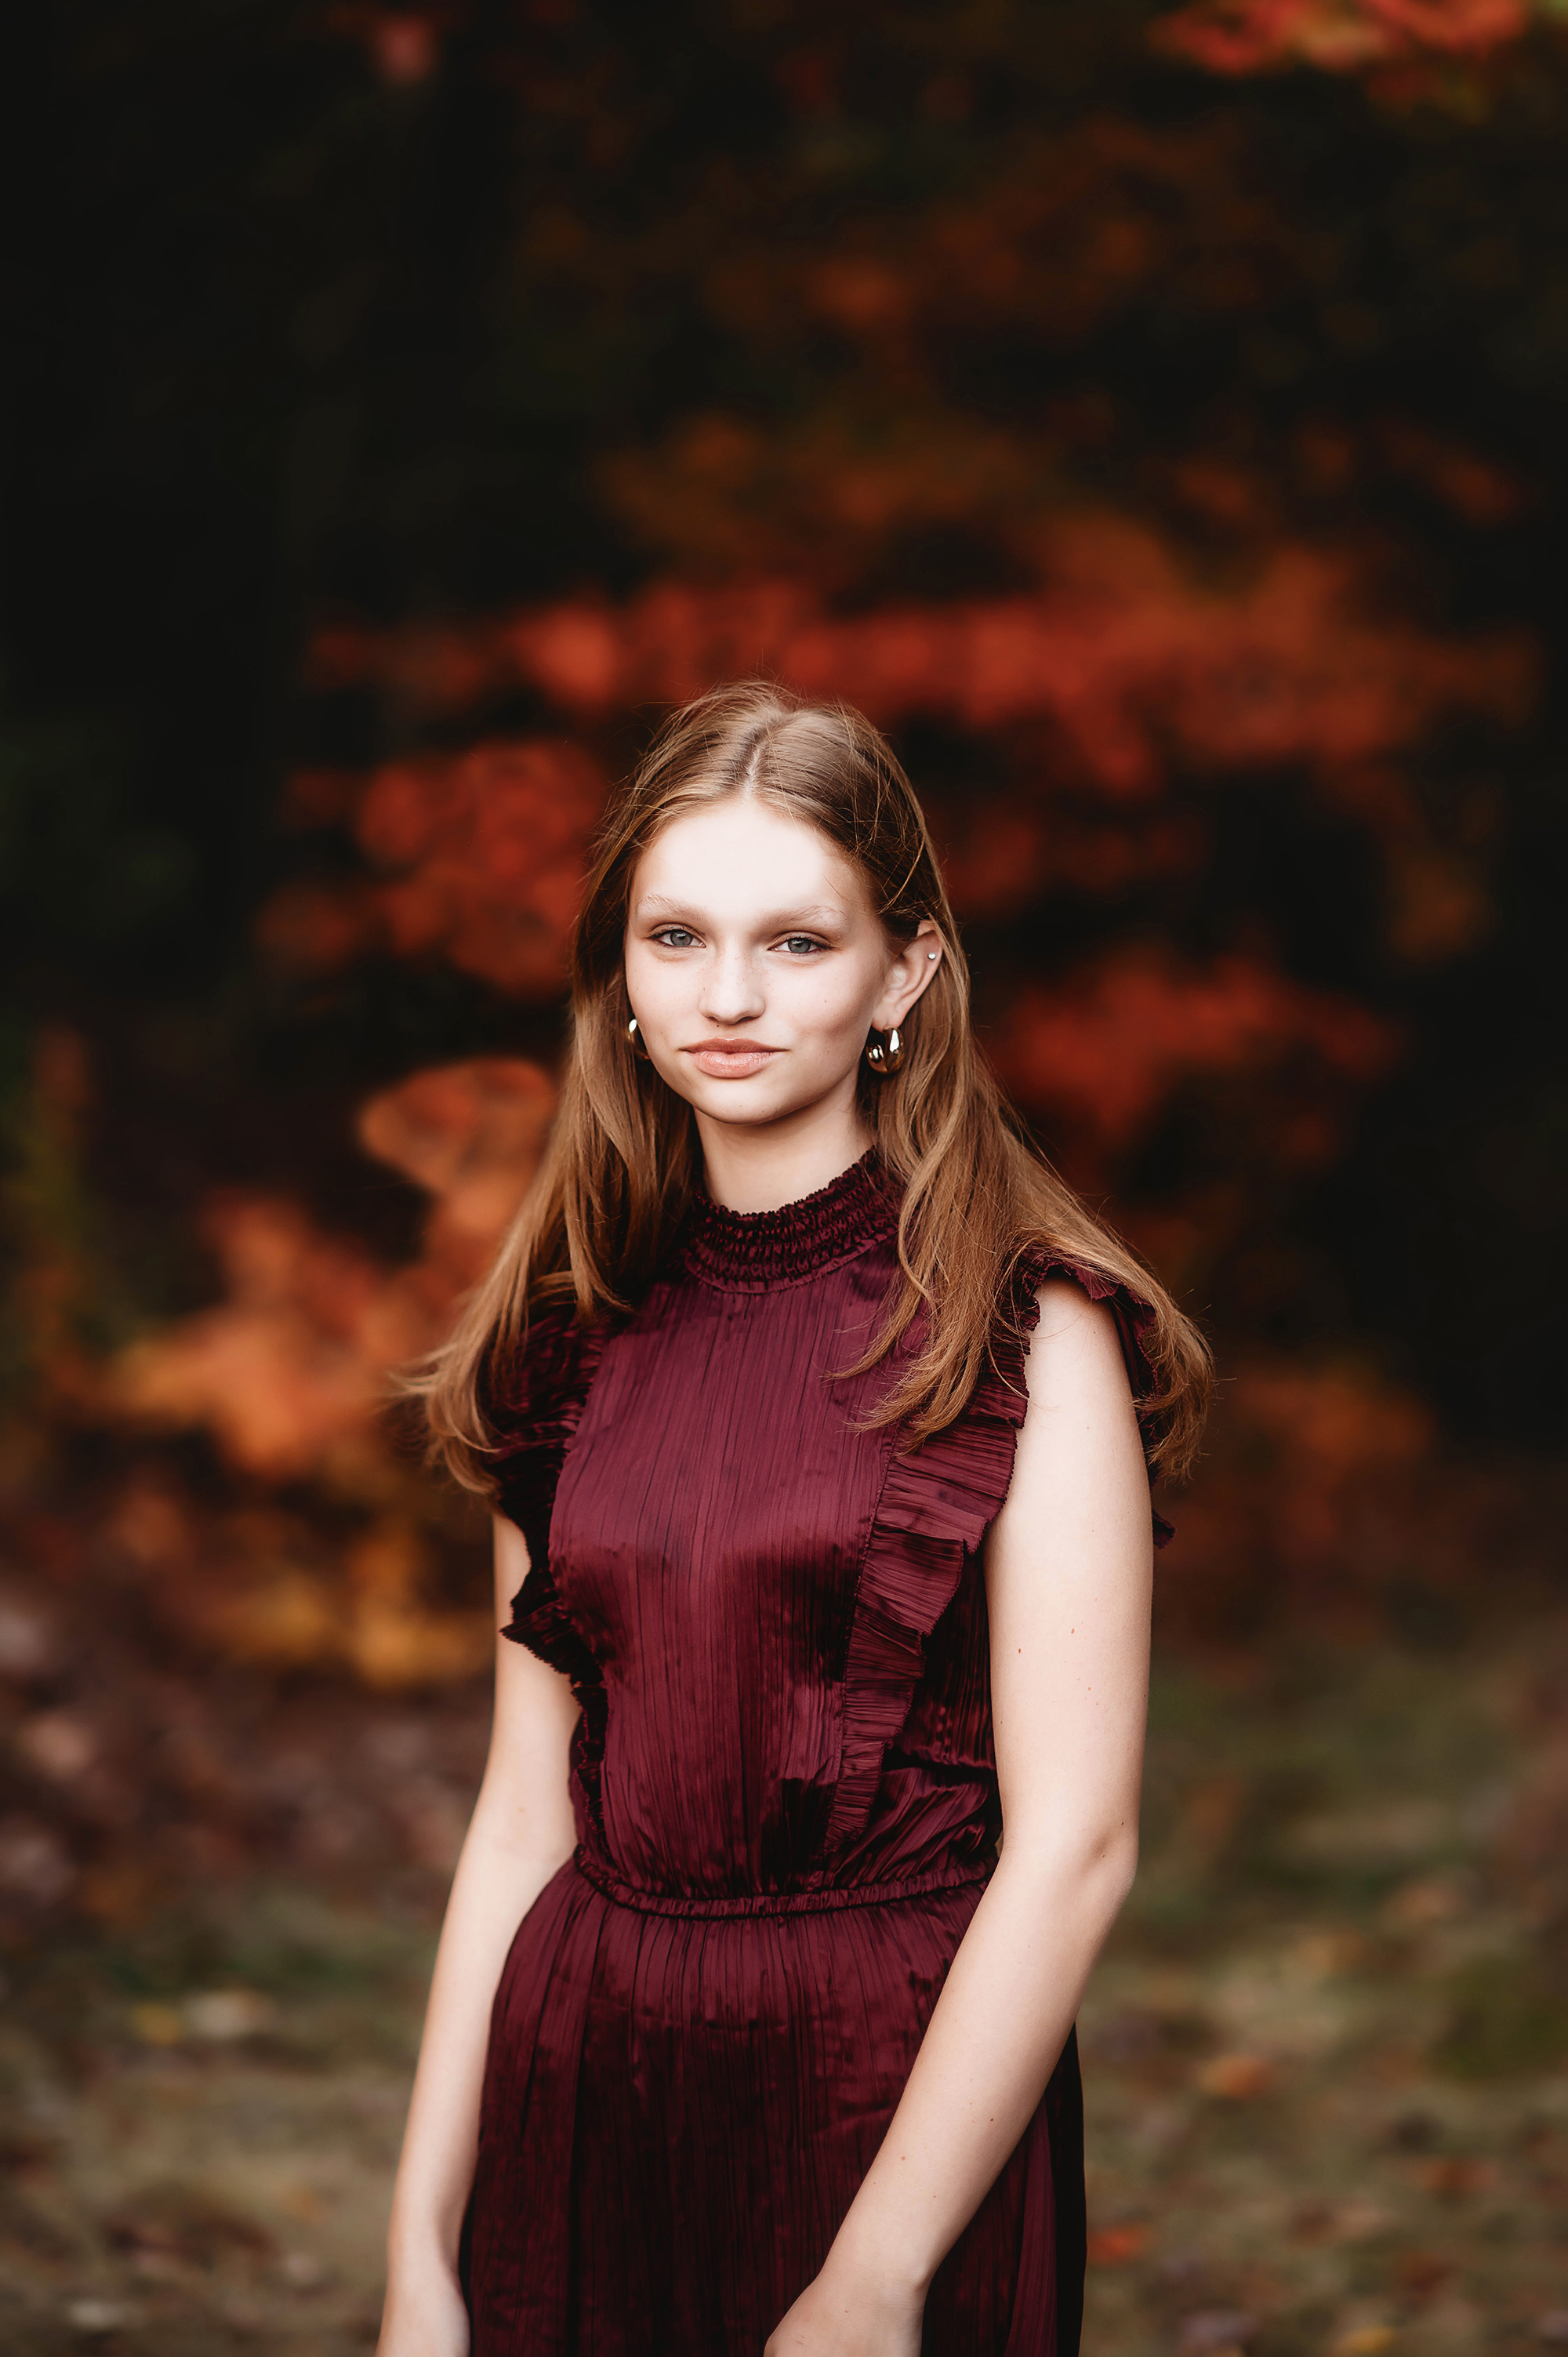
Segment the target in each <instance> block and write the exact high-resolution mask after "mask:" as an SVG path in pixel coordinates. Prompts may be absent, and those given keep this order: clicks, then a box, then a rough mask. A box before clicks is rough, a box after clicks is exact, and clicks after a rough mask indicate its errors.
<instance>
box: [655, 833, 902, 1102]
mask: <svg viewBox="0 0 1568 2357" xmlns="http://www.w3.org/2000/svg"><path fill="white" fill-rule="evenodd" d="M932 952H935V953H936V954H935V955H934V956H933V954H932ZM940 952H941V944H940V938H939V936H938V934H937V931H936V928H935V926H934V925H932V924H931V923H930V922H929V920H928V921H926V922H923V923H922V925H921V927H920V930H919V932H918V935H917V936H916V938H915V940H914V941H912V942H908V944H907V945H905V946H904V947H903V948H899V947H897V946H896V945H895V944H893V943H892V942H889V940H888V938H887V935H886V932H885V931H884V930H883V927H882V924H881V922H880V920H879V919H878V918H877V915H876V912H875V909H873V907H872V905H871V900H870V897H869V895H868V893H867V891H866V888H865V884H864V882H863V881H862V879H861V877H860V875H859V873H858V872H857V870H856V869H855V868H854V867H853V866H851V865H850V863H849V861H848V860H846V859H845V858H844V857H843V855H842V854H841V853H840V852H839V851H837V850H836V849H835V848H834V846H833V845H832V844H831V843H830V842H829V841H828V839H827V837H826V836H825V835H823V834H819V833H818V831H817V829H816V828H815V827H813V826H809V825H806V824H805V823H802V822H801V821H800V820H798V819H794V818H790V817H788V816H786V814H785V813H783V812H781V811H779V810H777V809H775V808H773V807H772V806H771V805H769V804H768V803H767V802H752V801H749V800H747V799H746V798H745V797H743V796H740V795H731V796H728V797H726V798H725V800H724V801H722V802H713V803H711V804H709V805H708V806H707V807H706V808H704V809H702V810H698V811H693V812H691V813H688V814H687V815H686V816H685V817H683V818H679V819H676V820H674V821H673V822H672V823H671V825H669V826H667V827H666V828H665V830H664V832H663V834H660V835H659V836H658V837H657V838H656V839H655V841H654V842H653V843H652V844H651V845H650V846H649V848H648V850H647V851H646V852H645V853H644V854H643V856H642V857H641V859H640V860H639V862H638V865H637V868H636V871H635V873H634V875H633V877H632V883H631V894H630V902H629V908H628V921H627V929H626V983H627V993H628V996H629V998H630V1001H631V1006H632V1012H633V1013H634V1014H635V1015H636V1017H637V1021H638V1028H639V1032H640V1033H641V1036H642V1039H643V1041H644V1043H645V1045H646V1046H647V1049H648V1051H649V1054H650V1056H651V1058H652V1060H653V1062H654V1064H655V1066H656V1067H657V1069H658V1071H659V1072H660V1074H661V1076H662V1077H663V1079H664V1080H666V1081H667V1082H669V1084H670V1086H671V1088H672V1089H674V1090H675V1091H676V1092H677V1094H679V1095H681V1096H682V1097H684V1098H685V1099H686V1100H687V1102H688V1103H690V1104H692V1105H693V1106H694V1107H695V1108H696V1111H697V1114H698V1117H699V1120H712V1121H716V1122H720V1123H725V1124H730V1123H735V1124H740V1125H746V1126H760V1125H766V1124H768V1123H778V1122H785V1121H789V1120H791V1119H792V1118H795V1117H798V1116H801V1115H809V1114H811V1113H812V1112H813V1110H815V1109H816V1108H819V1107H822V1106H825V1105H830V1104H835V1103H836V1104H838V1105H840V1106H841V1107H842V1106H844V1105H849V1104H853V1103H854V1092H855V1084H856V1078H857V1073H858V1068H859V1064H860V1059H861V1056H862V1054H863V1052H864V1050H865V1042H866V1035H867V1033H868V1032H870V1031H872V1030H874V1029H875V1030H877V1031H886V1030H890V1029H892V1028H895V1027H896V1026H897V1025H898V1024H900V1023H902V1022H903V1021H904V1019H905V1017H907V1016H908V1012H909V1009H910V1007H911V1006H913V1005H914V1003H915V1001H916V999H917V998H918V996H920V993H921V992H922V991H923V990H924V989H925V987H926V985H927V984H928V983H929V981H930V979H931V976H932V975H933V974H935V973H936V971H937V964H938V962H939V960H940Z"/></svg>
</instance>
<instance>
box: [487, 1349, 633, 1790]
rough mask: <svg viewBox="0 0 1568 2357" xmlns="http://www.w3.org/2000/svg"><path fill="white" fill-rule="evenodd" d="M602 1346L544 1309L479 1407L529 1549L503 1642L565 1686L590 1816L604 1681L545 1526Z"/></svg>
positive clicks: (506, 1508) (500, 1488) (506, 1502)
mask: <svg viewBox="0 0 1568 2357" xmlns="http://www.w3.org/2000/svg"><path fill="white" fill-rule="evenodd" d="M604 1342H605V1333H604V1329H603V1327H602V1326H600V1327H594V1328H591V1329H584V1328H583V1327H581V1326H579V1325H578V1324H577V1323H576V1321H575V1316H574V1314H573V1311H572V1308H571V1307H570V1305H568V1306H566V1307H564V1308H560V1309H554V1308H553V1309H549V1310H546V1311H545V1312H544V1313H543V1314H542V1315H540V1316H536V1317H535V1318H533V1319H532V1321H531V1322H530V1325H529V1329H528V1333H527V1336H526V1338H525V1340H524V1342H523V1346H522V1349H521V1351H519V1352H518V1353H517V1354H516V1356H515V1358H514V1359H513V1361H512V1362H511V1365H510V1367H509V1368H508V1369H507V1370H506V1374H507V1376H510V1383H509V1382H507V1381H505V1380H504V1378H503V1381H502V1383H501V1384H500V1385H499V1387H497V1388H495V1389H494V1390H493V1391H492V1394H491V1396H490V1398H489V1399H488V1400H487V1402H486V1407H487V1412H488V1415H489V1423H490V1426H491V1429H492V1430H493V1431H494V1432H495V1434H496V1458H497V1465H498V1474H497V1483H496V1490H497V1498H496V1502H497V1504H498V1505H499V1508H500V1511H501V1512H502V1513H503V1514H505V1515H506V1517H507V1518H508V1520H509V1521H510V1522H513V1523H516V1524H517V1526H518V1528H519V1530H520V1531H521V1533H522V1535H523V1537H524V1539H525V1540H526V1542H527V1544H528V1574H527V1577H525V1579H524V1580H523V1583H522V1586H521V1587H520V1588H519V1589H518V1591H517V1594H516V1595H515V1596H514V1597H513V1598H512V1599H511V1619H510V1620H509V1621H508V1623H507V1625H506V1627H505V1628H504V1629H503V1630H502V1631H501V1634H502V1636H503V1637H510V1639H511V1640H512V1641H513V1642H514V1643H515V1644H519V1645H526V1646H527V1648H528V1650H529V1652H531V1653H535V1654H537V1655H538V1657H539V1659H540V1660H541V1661H542V1662H546V1663H549V1665H550V1667H551V1668H552V1669H553V1670H559V1671H560V1672H561V1673H562V1674H563V1675H564V1676H565V1677H567V1678H569V1679H570V1680H571V1682H572V1690H573V1692H574V1693H575V1695H576V1697H577V1699H578V1701H579V1702H580V1703H581V1704H582V1706H583V1717H582V1720H581V1722H580V1723H579V1726H578V1729H577V1734H576V1738H575V1745H574V1749H575V1754H576V1756H577V1759H578V1762H579V1765H580V1766H581V1768H582V1770H583V1771H584V1783H585V1790H586V1791H587V1792H589V1793H590V1795H591V1796H592V1797H593V1799H594V1800H595V1803H596V1800H597V1786H598V1779H597V1772H596V1765H597V1760H598V1758H599V1755H600V1753H601V1751H602V1749H603V1743H604V1716H605V1695H604V1681H603V1679H602V1678H601V1676H600V1674H599V1665H598V1663H596V1661H595V1659H594V1656H593V1653H592V1652H591V1651H590V1649H589V1647H588V1645H587V1644H586V1643H585V1641H584V1639H583V1638H582V1636H581V1635H580V1634H579V1633H578V1631H577V1628H576V1626H575V1622H574V1621H573V1620H572V1618H571V1616H570V1614H569V1613H568V1612H567V1610H566V1608H565V1606H564V1604H563V1603H562V1601H561V1597H560V1592H559V1590H558V1589H557V1587H556V1585H555V1574H554V1570H553V1566H552V1564H551V1561H550V1523H551V1517H552V1515H553V1512H554V1510H555V1492H556V1491H557V1489H558V1488H559V1487H560V1482H561V1471H562V1468H563V1467H564V1464H565V1462H566V1455H567V1451H568V1450H569V1449H570V1448H571V1446H572V1442H573V1440H574V1439H575V1436H576V1431H577V1426H578V1425H579V1424H580V1422H581V1421H582V1415H583V1409H584V1406H585V1403H586V1400H587V1396H588V1391H589V1387H590V1386H591V1384H592V1383H593V1380H594V1374H595V1372H596V1368H597V1366H598V1363H599V1357H600V1354H601V1352H602V1351H603V1349H604ZM494 1380H495V1379H494V1376H493V1374H492V1383H494Z"/></svg>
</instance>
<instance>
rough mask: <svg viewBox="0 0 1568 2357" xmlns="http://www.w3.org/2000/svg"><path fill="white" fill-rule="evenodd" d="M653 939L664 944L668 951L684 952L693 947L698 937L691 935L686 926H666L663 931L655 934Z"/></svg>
mask: <svg viewBox="0 0 1568 2357" xmlns="http://www.w3.org/2000/svg"><path fill="white" fill-rule="evenodd" d="M653 938H654V940H655V941H656V942H662V944H663V946H664V947H665V948H666V949H667V950H684V949H689V948H690V947H691V945H692V943H693V942H694V941H695V940H696V938H697V936H696V935H695V933H689V932H688V931H686V928H685V926H684V925H666V926H665V927H664V928H663V930H662V931H660V932H657V933H655V934H654V936H653Z"/></svg>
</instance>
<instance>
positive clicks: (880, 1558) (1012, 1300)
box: [828, 1253, 1171, 1859]
mask: <svg viewBox="0 0 1568 2357" xmlns="http://www.w3.org/2000/svg"><path fill="white" fill-rule="evenodd" d="M1053 1275H1062V1276H1070V1277H1071V1278H1072V1279H1073V1280H1074V1282H1075V1283H1076V1284H1078V1285H1080V1286H1082V1287H1083V1290H1084V1291H1085V1293H1087V1294H1088V1296H1089V1297H1090V1300H1091V1301H1105V1302H1108V1303H1109V1304H1110V1306H1111V1310H1112V1316H1113V1317H1114V1318H1115V1320H1116V1331H1117V1334H1118V1336H1119V1338H1120V1340H1121V1344H1122V1358H1123V1360H1124V1361H1125V1362H1126V1367H1127V1378H1128V1382H1129V1383H1131V1385H1132V1389H1133V1400H1134V1403H1135V1404H1136V1405H1137V1406H1138V1407H1139V1409H1140V1412H1142V1411H1143V1409H1144V1405H1145V1403H1146V1402H1147V1401H1148V1400H1149V1399H1150V1398H1151V1397H1152V1396H1153V1394H1154V1390H1155V1371H1154V1368H1153V1366H1152V1364H1151V1363H1150V1361H1149V1358H1148V1355H1147V1352H1146V1351H1145V1349H1144V1334H1145V1333H1146V1331H1147V1329H1148V1327H1149V1325H1150V1323H1151V1321H1152V1319H1153V1317H1154V1311H1153V1308H1151V1307H1150V1305H1149V1304H1148V1303H1147V1302H1144V1301H1140V1300H1139V1299H1138V1297H1136V1296H1135V1295H1134V1294H1133V1293H1132V1292H1131V1291H1130V1289H1129V1288H1128V1287H1127V1286H1124V1285H1120V1284H1118V1283H1117V1282H1116V1281H1115V1280H1114V1279H1113V1278H1112V1277H1108V1276H1104V1275H1101V1274H1100V1272H1099V1271H1098V1270H1096V1269H1091V1268H1086V1267H1083V1266H1080V1265H1079V1264H1077V1263H1075V1262H1072V1261H1069V1260H1065V1259H1063V1258H1061V1257H1060V1256H1059V1255H1058V1254H1048V1253H1039V1254H1029V1255H1027V1256H1026V1257H1025V1258H1024V1259H1022V1260H1020V1262H1019V1263H1018V1264H1017V1266H1016V1268H1015V1272H1014V1275H1013V1277H1012V1280H1011V1282H1010V1284H1009V1286H1008V1288H1007V1297H1006V1299H1005V1300H1004V1304H1003V1307H1002V1311H1001V1314H1000V1315H999V1317H998V1318H997V1323H996V1331H995V1335H994V1338H993V1346H992V1351H991V1356H990V1360H989V1361H988V1363H987V1366H986V1368H985V1371H984V1372H983V1375H982V1377H981V1379H980V1381H979V1383H977V1384H976V1385H975V1388H974V1391H973V1393H972V1394H971V1397H970V1399H969V1402H968V1404H967V1405H966V1406H965V1408H964V1410H963V1413H962V1415H960V1416H959V1417H958V1418H957V1419H956V1421H955V1422H953V1423H952V1424H950V1425H949V1426H947V1427H946V1429H945V1430H944V1431H941V1432H939V1433H936V1434H934V1435H933V1436H932V1437H931V1438H930V1439H929V1440H927V1441H925V1442H923V1443H922V1444H921V1446H920V1447H919V1448H918V1449H917V1450H915V1451H914V1452H913V1453H912V1454H910V1453H908V1452H907V1451H902V1450H900V1449H899V1448H897V1445H896V1444H895V1445H894V1446H893V1447H892V1448H891V1450H890V1454H889V1458H888V1465H887V1473H886V1480H885V1481H884V1484H883V1489H882V1496H881V1500H880V1501H879V1503H878V1506H877V1511H876V1516H875V1522H874V1523H873V1526H872V1532H871V1537H870V1542H869V1544H868V1545H867V1548H866V1553H865V1560H864V1563H863V1565H862V1567H861V1576H860V1586H859V1589H858V1593H857V1596H856V1601H855V1610H854V1620H853V1623H852V1625H851V1630H850V1638H849V1647H848V1652H847V1655H846V1659H845V1672H844V1697H843V1744H842V1748H841V1752H840V1769H839V1778H838V1785H837V1790H836V1792H835V1793H834V1797H833V1806H832V1816H831V1818H830V1820H829V1829H828V1851H829V1856H830V1857H832V1858H834V1859H838V1858H842V1857H843V1854H844V1852H845V1851H846V1850H847V1849H848V1848H849V1847H850V1846H851V1845H852V1844H853V1843H854V1841H855V1840H856V1839H857V1838H858V1836H859V1835H860V1834H861V1832H862V1831H863V1830H864V1828H865V1824H866V1821H867V1818H868V1817H869V1815H870V1812H871V1808H872V1803H873V1802H874V1801H875V1796H876V1790H877V1785H878V1783H879V1781H880V1779H881V1775H882V1760H883V1755H884V1753H885V1752H886V1749H887V1748H888V1746H889V1745H890V1744H891V1743H893V1742H894V1740H895V1739H896V1738H897V1735H898V1733H899V1730H900V1729H901V1728H902V1727H903V1725H904V1722H905V1720H906V1718H907V1717H908V1715H909V1708H910V1705H911V1703H912V1702H913V1700H914V1694H915V1687H916V1685H917V1684H918V1681H919V1677H920V1674H921V1671H922V1669H923V1668H924V1665H925V1648H926V1640H927V1639H928V1638H929V1635H930V1633H931V1631H932V1630H933V1629H934V1628H935V1627H936V1624H937V1622H938V1621H939V1620H940V1618H941V1616H942V1614H943V1612H944V1611H945V1610H946V1609H947V1607H948V1606H949V1605H950V1603H951V1601H952V1599H953V1597H954V1596H955V1595H956V1594H957V1592H958V1587H959V1582H960V1580H961V1577H962V1576H963V1570H964V1566H965V1563H966V1562H967V1561H968V1560H969V1559H971V1558H972V1557H973V1556H974V1555H978V1554H979V1552H980V1549H981V1546H982V1544H983V1541H984V1538H985V1534H986V1532H987V1531H988V1530H989V1528H990V1527H991V1524H992V1523H993V1521H994V1520H995V1518H996V1516H997V1514H998V1513H999V1512H1001V1510H1002V1504H1003V1501H1004V1499H1005V1497H1006V1495H1007V1490H1008V1485H1009V1484H1010V1482H1011V1480H1012V1479H1013V1461H1014V1458H1015V1453H1016V1449H1017V1443H1018V1433H1019V1430H1020V1427H1021V1426H1022V1425H1023V1422H1024V1415H1025V1411H1026V1408H1027V1406H1028V1389H1027V1383H1026V1375H1025V1360H1026V1356H1027V1352H1028V1346H1029V1339H1030V1337H1031V1336H1032V1334H1033V1333H1034V1331H1035V1329H1036V1326H1037V1325H1038V1323H1039V1316H1040V1305H1039V1288H1040V1286H1042V1285H1043V1284H1044V1283H1045V1281H1046V1279H1047V1277H1049V1276H1053ZM1170 1535H1171V1528H1170V1524H1169V1523H1166V1522H1165V1520H1164V1519H1163V1517H1161V1516H1160V1515H1158V1514H1156V1515H1155V1544H1156V1546H1162V1545H1164V1544H1165V1541H1166V1540H1167V1539H1168V1538H1169V1537H1170Z"/></svg>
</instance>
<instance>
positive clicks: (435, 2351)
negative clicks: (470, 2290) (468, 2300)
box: [376, 2261, 468, 2357]
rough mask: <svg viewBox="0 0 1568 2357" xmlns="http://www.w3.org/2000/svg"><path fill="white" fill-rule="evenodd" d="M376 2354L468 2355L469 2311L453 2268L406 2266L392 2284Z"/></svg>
mask: <svg viewBox="0 0 1568 2357" xmlns="http://www.w3.org/2000/svg"><path fill="white" fill-rule="evenodd" d="M376 2357H468V2311H467V2307H466V2306H465V2304H464V2300H463V2294H462V2290H461V2287H460V2286H459V2285H458V2282H457V2278H456V2276H455V2275H454V2274H453V2273H452V2270H451V2269H450V2267H448V2266H445V2265H443V2264H441V2263H440V2262H438V2261H431V2262H430V2263H428V2264H426V2265H422V2266H418V2267H406V2266H405V2267H403V2268H402V2269H400V2271H399V2272H398V2273H397V2274H396V2275H395V2276H392V2280H391V2281H390V2282H389V2283H388V2285H387V2297H386V2306H385V2307H384V2308H383V2309H382V2310H381V2339H380V2340H379V2341H377V2343H376Z"/></svg>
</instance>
